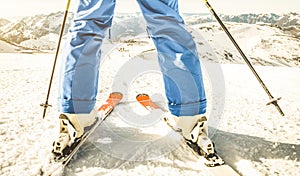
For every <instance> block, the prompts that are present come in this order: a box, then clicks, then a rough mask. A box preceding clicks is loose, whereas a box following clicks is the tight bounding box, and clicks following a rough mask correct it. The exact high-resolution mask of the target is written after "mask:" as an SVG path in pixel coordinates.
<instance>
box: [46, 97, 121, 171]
mask: <svg viewBox="0 0 300 176" xmlns="http://www.w3.org/2000/svg"><path fill="white" fill-rule="evenodd" d="M122 98H123V95H122V93H120V92H112V93H110V94H109V97H108V98H107V99H106V102H105V103H104V104H102V105H101V106H100V107H99V108H98V114H97V120H96V122H95V123H94V124H92V125H91V126H89V127H86V128H85V129H84V131H85V133H84V134H83V136H81V137H80V138H78V139H77V140H76V142H75V143H74V144H73V145H71V146H70V147H69V148H68V149H67V150H68V152H67V154H65V155H63V156H55V154H53V153H52V157H51V156H50V158H49V161H47V162H46V163H44V164H43V165H42V167H41V169H40V175H53V174H54V173H57V172H58V173H59V172H61V171H63V169H64V168H65V166H66V165H67V164H68V163H69V162H70V161H71V159H72V157H73V156H74V155H75V154H76V153H77V151H78V150H79V148H80V147H81V146H82V145H83V143H84V142H85V141H86V140H87V138H88V137H89V136H90V135H91V134H92V133H93V132H94V131H95V130H96V128H97V127H98V126H99V125H100V124H101V123H102V122H103V121H104V120H105V119H106V117H107V116H108V115H109V114H110V113H111V112H112V111H113V109H114V108H115V106H116V105H117V104H118V103H119V102H120V101H121V100H122Z"/></svg>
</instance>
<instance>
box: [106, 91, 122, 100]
mask: <svg viewBox="0 0 300 176" xmlns="http://www.w3.org/2000/svg"><path fill="white" fill-rule="evenodd" d="M109 98H113V99H122V98H123V94H122V93H121V92H113V93H111V94H109Z"/></svg>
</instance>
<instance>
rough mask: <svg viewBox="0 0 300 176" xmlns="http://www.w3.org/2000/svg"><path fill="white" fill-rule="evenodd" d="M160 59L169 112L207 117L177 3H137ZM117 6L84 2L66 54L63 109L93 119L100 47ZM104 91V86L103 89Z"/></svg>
mask: <svg viewBox="0 0 300 176" xmlns="http://www.w3.org/2000/svg"><path fill="white" fill-rule="evenodd" d="M137 2H138V4H139V6H140V8H141V11H142V13H143V16H144V18H145V20H146V22H147V30H148V32H149V35H150V36H151V38H152V40H153V42H154V44H155V46H156V49H157V53H158V61H159V64H160V68H161V72H162V75H163V80H164V86H165V92H166V97H167V100H168V107H169V110H170V112H171V113H172V114H173V115H176V116H190V115H196V114H204V113H205V111H206V96H205V90H204V85H203V80H202V73H201V67H200V61H199V58H198V53H197V49H196V45H195V43H194V41H193V38H192V36H191V34H190V33H189V32H188V31H187V30H186V29H185V26H184V21H183V19H182V17H181V16H180V15H179V12H178V1H177V0H137ZM115 3H116V0H88V1H87V0H79V2H78V8H77V11H76V13H75V17H74V22H73V25H72V27H71V29H70V31H69V34H70V35H71V37H70V38H71V39H70V42H69V43H68V45H67V47H66V48H65V50H64V51H63V64H62V70H61V75H60V83H59V97H58V109H59V111H60V112H64V113H89V112H90V111H91V110H92V109H93V108H94V106H95V103H96V95H97V91H98V77H99V65H100V58H101V49H100V48H101V44H102V42H103V39H104V38H105V33H106V30H107V29H108V28H109V27H110V26H111V24H112V19H113V14H114V8H115ZM100 86H101V85H100Z"/></svg>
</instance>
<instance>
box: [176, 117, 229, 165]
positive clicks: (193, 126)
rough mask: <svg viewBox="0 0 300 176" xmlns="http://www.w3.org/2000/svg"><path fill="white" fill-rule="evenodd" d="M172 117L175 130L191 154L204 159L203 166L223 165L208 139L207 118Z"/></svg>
mask: <svg viewBox="0 0 300 176" xmlns="http://www.w3.org/2000/svg"><path fill="white" fill-rule="evenodd" d="M173 117H174V120H175V123H176V128H178V129H179V130H181V134H182V135H183V137H184V138H185V140H186V143H187V144H188V146H189V147H190V148H191V149H193V152H195V153H196V154H197V155H198V156H202V157H203V158H204V163H205V165H207V166H210V167H213V166H217V165H222V164H224V161H223V160H222V159H221V157H219V156H218V155H217V153H216V151H215V148H214V143H213V142H212V141H211V140H210V139H209V137H208V128H207V118H206V117H205V116H203V115H195V116H180V117H177V116H173Z"/></svg>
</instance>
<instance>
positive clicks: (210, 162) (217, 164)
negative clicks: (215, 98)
mask: <svg viewBox="0 0 300 176" xmlns="http://www.w3.org/2000/svg"><path fill="white" fill-rule="evenodd" d="M136 100H137V101H138V102H139V103H140V104H141V105H142V106H143V107H145V108H146V109H147V110H148V111H150V112H151V111H152V110H161V111H163V112H164V110H163V109H161V108H160V107H159V106H158V105H157V104H156V103H155V102H153V101H152V100H151V98H150V96H149V95H148V94H139V95H137V96H136ZM162 120H163V121H164V122H165V123H166V124H167V125H168V126H169V127H170V128H171V129H172V130H174V131H175V132H177V133H179V134H180V135H181V136H182V134H181V130H180V129H177V128H176V127H175V125H173V124H171V122H170V120H169V119H167V117H164V118H163V119H162ZM205 120H206V119H205ZM182 141H183V143H184V144H185V145H186V146H187V148H188V149H190V150H191V152H192V153H193V154H194V155H195V156H196V157H197V158H198V159H200V160H201V161H202V163H203V165H204V168H205V170H206V171H207V172H209V174H210V175H213V176H223V175H228V176H239V174H238V173H237V172H236V171H235V170H233V169H232V168H231V167H230V166H229V165H227V164H226V163H225V162H224V160H223V159H222V158H221V157H220V156H219V155H218V154H217V153H214V154H213V156H209V155H208V156H206V155H205V152H204V150H203V149H201V148H200V147H199V146H196V144H194V143H192V142H191V141H188V140H186V139H185V138H184V137H183V136H182Z"/></svg>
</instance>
